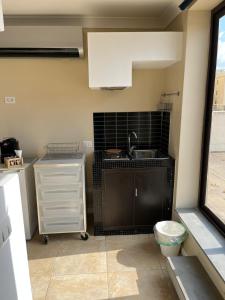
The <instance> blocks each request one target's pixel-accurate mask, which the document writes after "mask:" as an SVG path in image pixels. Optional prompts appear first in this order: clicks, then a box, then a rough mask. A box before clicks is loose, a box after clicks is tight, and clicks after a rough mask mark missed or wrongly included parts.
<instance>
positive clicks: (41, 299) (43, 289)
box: [31, 275, 50, 300]
mask: <svg viewBox="0 0 225 300" xmlns="http://www.w3.org/2000/svg"><path fill="white" fill-rule="evenodd" d="M49 283H50V276H44V275H33V276H31V287H32V294H33V300H45V297H46V293H47V290H48V285H49Z"/></svg>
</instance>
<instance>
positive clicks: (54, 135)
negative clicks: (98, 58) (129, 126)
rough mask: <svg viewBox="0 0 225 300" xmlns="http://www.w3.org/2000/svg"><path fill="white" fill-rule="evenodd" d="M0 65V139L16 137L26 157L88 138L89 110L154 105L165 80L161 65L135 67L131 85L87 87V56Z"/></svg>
mask: <svg viewBox="0 0 225 300" xmlns="http://www.w3.org/2000/svg"><path fill="white" fill-rule="evenodd" d="M85 40H86V34H85ZM0 70H1V72H0V138H2V137H6V136H15V137H16V138H17V139H18V140H19V142H20V145H21V148H22V149H23V150H24V154H25V156H30V155H38V156H40V155H41V154H43V153H44V151H45V149H44V146H45V145H46V144H48V143H50V142H70V141H81V140H93V126H92V114H93V112H104V111H106V112H108V111H149V110H155V109H157V103H158V102H159V99H160V94H161V92H162V90H163V85H164V71H163V70H135V71H134V74H133V75H134V76H133V87H132V88H129V89H127V90H124V91H99V90H91V89H89V88H88V65H87V59H86V58H85V59H69V58H68V59H54V58H52V59H0ZM4 96H15V97H16V104H14V105H6V104H4ZM88 161H89V163H88V169H89V172H88V174H89V176H88V182H89V185H88V188H89V190H91V157H89V160H88Z"/></svg>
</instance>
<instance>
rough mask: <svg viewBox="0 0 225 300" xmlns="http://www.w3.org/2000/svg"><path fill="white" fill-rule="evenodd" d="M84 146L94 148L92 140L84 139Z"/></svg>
mask: <svg viewBox="0 0 225 300" xmlns="http://www.w3.org/2000/svg"><path fill="white" fill-rule="evenodd" d="M83 146H84V147H85V148H92V147H93V146H92V141H83Z"/></svg>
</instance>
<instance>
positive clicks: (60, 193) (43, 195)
mask: <svg viewBox="0 0 225 300" xmlns="http://www.w3.org/2000/svg"><path fill="white" fill-rule="evenodd" d="M82 198H83V188H82V186H81V185H80V184H76V185H71V186H56V185H55V186H54V185H52V186H44V187H39V188H38V201H39V203H40V204H42V203H52V205H53V206H54V205H57V204H63V205H73V204H75V203H80V202H82Z"/></svg>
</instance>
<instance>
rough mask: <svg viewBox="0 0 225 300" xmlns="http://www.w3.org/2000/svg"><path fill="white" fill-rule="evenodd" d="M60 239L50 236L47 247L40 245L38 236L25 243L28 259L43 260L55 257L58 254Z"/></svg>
mask: <svg viewBox="0 0 225 300" xmlns="http://www.w3.org/2000/svg"><path fill="white" fill-rule="evenodd" d="M59 241H60V238H59V237H58V236H55V235H54V236H53V235H51V236H50V240H49V243H48V244H47V245H45V244H43V243H42V239H41V237H40V236H39V235H35V237H34V238H33V239H32V240H31V241H28V242H27V253H28V258H29V260H30V259H32V260H33V259H45V258H51V257H56V256H57V253H58V247H59Z"/></svg>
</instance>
